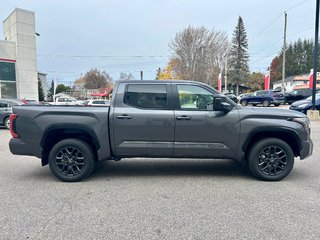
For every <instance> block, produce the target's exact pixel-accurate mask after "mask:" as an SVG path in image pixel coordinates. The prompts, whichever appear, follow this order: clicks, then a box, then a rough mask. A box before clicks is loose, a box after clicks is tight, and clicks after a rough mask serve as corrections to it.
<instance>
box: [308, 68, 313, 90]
mask: <svg viewBox="0 0 320 240" xmlns="http://www.w3.org/2000/svg"><path fill="white" fill-rule="evenodd" d="M312 87H313V69H310V74H309V88H310V89H312Z"/></svg>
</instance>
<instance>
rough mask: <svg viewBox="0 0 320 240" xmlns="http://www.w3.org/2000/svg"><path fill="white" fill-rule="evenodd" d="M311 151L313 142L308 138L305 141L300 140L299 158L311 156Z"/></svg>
mask: <svg viewBox="0 0 320 240" xmlns="http://www.w3.org/2000/svg"><path fill="white" fill-rule="evenodd" d="M312 151H313V142H312V141H311V139H310V138H308V140H307V141H303V142H301V150H300V160H302V159H305V158H307V157H309V156H311V154H312Z"/></svg>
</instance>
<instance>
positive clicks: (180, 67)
mask: <svg viewBox="0 0 320 240" xmlns="http://www.w3.org/2000/svg"><path fill="white" fill-rule="evenodd" d="M169 47H170V49H171V52H172V59H173V60H174V62H173V64H172V65H171V67H172V73H173V74H174V75H175V76H179V78H181V79H190V80H197V81H201V82H206V83H208V82H209V81H210V77H211V76H212V75H214V74H215V75H217V76H218V74H219V72H215V71H216V69H217V66H218V69H221V66H222V65H223V62H224V58H225V56H226V54H225V53H226V52H227V49H228V39H227V34H226V33H225V32H220V31H215V30H214V29H213V30H211V31H210V30H208V29H207V28H205V27H193V26H188V27H187V28H186V29H184V30H183V31H181V32H178V33H177V34H176V36H175V37H174V39H173V40H172V41H171V43H170V44H169ZM219 71H220V70H219Z"/></svg>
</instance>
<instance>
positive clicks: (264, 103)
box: [262, 99, 270, 107]
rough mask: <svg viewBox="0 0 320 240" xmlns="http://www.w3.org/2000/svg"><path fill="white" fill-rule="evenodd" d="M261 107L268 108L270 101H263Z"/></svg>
mask: <svg viewBox="0 0 320 240" xmlns="http://www.w3.org/2000/svg"><path fill="white" fill-rule="evenodd" d="M262 105H263V106H264V107H269V106H270V101H269V100H267V99H266V100H263V102H262Z"/></svg>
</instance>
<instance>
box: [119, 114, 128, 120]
mask: <svg viewBox="0 0 320 240" xmlns="http://www.w3.org/2000/svg"><path fill="white" fill-rule="evenodd" d="M117 118H118V119H132V116H130V115H127V114H123V115H118V116H117Z"/></svg>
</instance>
